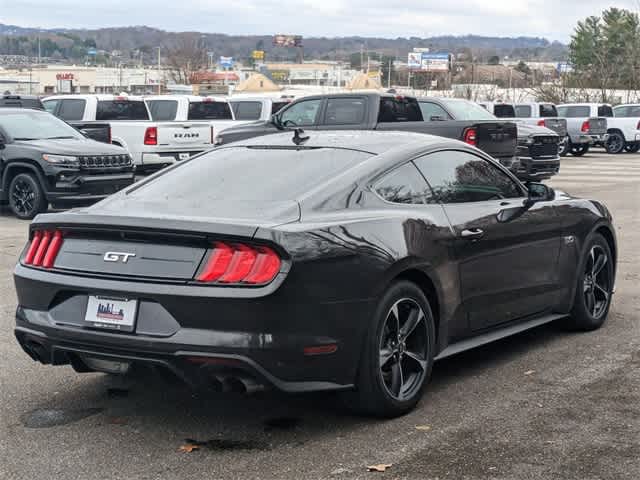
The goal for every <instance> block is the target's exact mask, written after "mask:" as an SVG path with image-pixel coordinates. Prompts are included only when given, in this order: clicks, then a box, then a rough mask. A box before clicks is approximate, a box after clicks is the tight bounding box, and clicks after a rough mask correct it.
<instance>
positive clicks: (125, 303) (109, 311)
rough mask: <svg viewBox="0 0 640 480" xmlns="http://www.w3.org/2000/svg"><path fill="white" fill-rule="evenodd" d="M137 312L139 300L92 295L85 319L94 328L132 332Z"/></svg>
mask: <svg viewBox="0 0 640 480" xmlns="http://www.w3.org/2000/svg"><path fill="white" fill-rule="evenodd" d="M137 310H138V301H137V300H129V299H126V298H114V297H103V296H93V295H90V296H89V301H88V302H87V313H86V315H85V317H84V319H85V321H87V322H89V323H90V324H92V325H93V326H94V327H99V328H109V329H112V330H120V331H124V332H132V331H133V326H134V324H135V320H136V312H137Z"/></svg>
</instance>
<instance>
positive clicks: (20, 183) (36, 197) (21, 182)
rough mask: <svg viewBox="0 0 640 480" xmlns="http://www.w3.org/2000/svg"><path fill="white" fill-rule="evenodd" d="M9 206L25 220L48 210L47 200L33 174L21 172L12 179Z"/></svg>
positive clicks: (17, 215)
mask: <svg viewBox="0 0 640 480" xmlns="http://www.w3.org/2000/svg"><path fill="white" fill-rule="evenodd" d="M9 207H10V208H11V211H12V212H13V214H14V215H15V216H16V217H18V218H20V219H23V220H30V219H32V218H33V217H35V216H36V215H37V214H38V213H40V212H43V211H44V210H46V207H47V201H46V199H45V196H44V193H43V192H42V188H41V187H40V184H39V183H38V180H37V179H36V177H35V176H34V175H33V174H30V173H19V174H18V175H16V176H15V177H14V178H13V179H12V180H11V183H10V184H9Z"/></svg>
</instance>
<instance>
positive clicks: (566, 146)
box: [558, 136, 571, 157]
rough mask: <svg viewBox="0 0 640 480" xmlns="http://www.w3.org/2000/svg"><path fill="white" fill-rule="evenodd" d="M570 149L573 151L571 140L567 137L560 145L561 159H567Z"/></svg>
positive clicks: (559, 153)
mask: <svg viewBox="0 0 640 480" xmlns="http://www.w3.org/2000/svg"><path fill="white" fill-rule="evenodd" d="M570 149H571V139H570V138H569V137H568V136H567V137H565V139H564V140H563V141H562V142H560V144H559V145H558V155H560V156H561V157H566V156H567V154H568V153H569V150H570Z"/></svg>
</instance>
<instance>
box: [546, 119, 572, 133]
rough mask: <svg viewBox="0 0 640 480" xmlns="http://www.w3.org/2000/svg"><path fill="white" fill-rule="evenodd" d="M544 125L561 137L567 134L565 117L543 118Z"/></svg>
mask: <svg viewBox="0 0 640 480" xmlns="http://www.w3.org/2000/svg"><path fill="white" fill-rule="evenodd" d="M544 126H545V127H547V128H548V129H549V130H553V131H554V132H556V133H557V134H558V135H560V136H561V137H565V136H566V135H567V119H566V118H545V119H544Z"/></svg>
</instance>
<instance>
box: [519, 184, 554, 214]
mask: <svg viewBox="0 0 640 480" xmlns="http://www.w3.org/2000/svg"><path fill="white" fill-rule="evenodd" d="M526 187H527V190H528V191H529V196H528V197H527V199H526V200H525V202H524V206H525V207H527V208H530V207H531V206H533V205H535V204H536V203H538V202H549V201H551V200H553V199H555V198H556V192H555V191H554V190H553V188H551V187H549V186H547V185H545V184H544V183H536V182H528V183H527V184H526Z"/></svg>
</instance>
